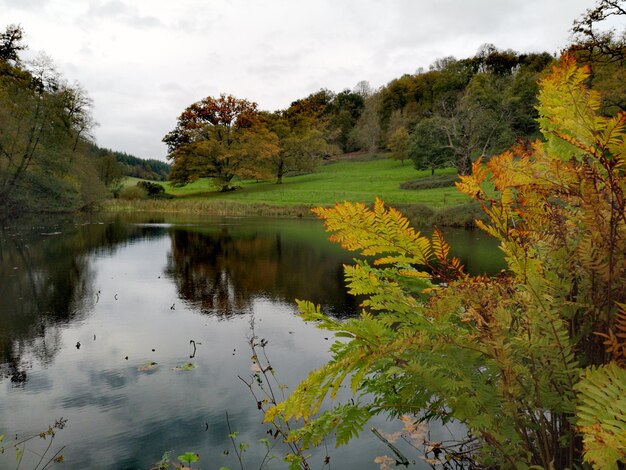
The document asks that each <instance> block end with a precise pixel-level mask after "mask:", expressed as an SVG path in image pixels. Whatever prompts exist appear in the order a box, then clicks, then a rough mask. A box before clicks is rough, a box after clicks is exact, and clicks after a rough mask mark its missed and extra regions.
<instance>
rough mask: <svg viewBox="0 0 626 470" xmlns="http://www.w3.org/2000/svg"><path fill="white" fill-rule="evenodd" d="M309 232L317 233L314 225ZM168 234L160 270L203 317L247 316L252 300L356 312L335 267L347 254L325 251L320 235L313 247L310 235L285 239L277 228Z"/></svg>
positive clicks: (176, 230)
mask: <svg viewBox="0 0 626 470" xmlns="http://www.w3.org/2000/svg"><path fill="white" fill-rule="evenodd" d="M266 228H267V227H266ZM310 229H311V230H316V231H319V226H317V225H311V227H310ZM170 236H171V240H172V251H171V253H170V256H169V258H168V265H167V270H166V272H167V274H168V276H170V277H171V278H172V279H173V280H174V282H175V283H176V286H177V288H178V293H179V296H180V297H181V298H182V299H185V300H186V301H188V302H190V303H191V304H192V305H193V306H194V307H196V308H198V309H200V310H201V311H202V312H204V313H211V314H219V315H225V316H229V315H232V314H236V313H245V312H250V306H251V304H252V302H253V300H254V299H255V298H258V297H263V298H268V299H271V300H273V301H278V302H289V303H292V302H293V300H294V299H296V298H299V299H308V300H311V301H313V302H316V303H320V304H321V305H323V306H324V307H325V310H326V311H328V312H330V313H333V314H335V315H350V314H353V313H355V312H356V309H357V303H356V300H355V299H354V298H353V297H352V296H349V295H348V294H347V292H346V289H345V286H344V283H343V282H342V277H343V270H342V264H341V263H342V262H343V261H345V262H348V259H349V258H348V255H343V256H342V255H340V254H338V253H336V252H334V253H330V254H329V253H327V251H328V246H327V244H328V242H327V241H326V240H325V239H324V238H323V237H320V239H319V240H317V244H315V243H312V240H311V239H310V237H309V239H308V240H305V241H302V240H300V239H298V238H297V237H291V238H290V237H288V236H286V235H285V234H282V233H281V232H280V227H278V228H274V229H273V230H270V231H267V230H263V229H262V228H261V229H258V230H250V229H249V228H245V227H242V226H239V225H233V226H222V227H218V228H216V229H215V230H204V231H200V230H194V229H189V228H187V229H180V228H176V227H174V228H172V229H171V232H170ZM320 245H321V246H320ZM324 248H326V249H324Z"/></svg>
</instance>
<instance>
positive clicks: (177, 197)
mask: <svg viewBox="0 0 626 470" xmlns="http://www.w3.org/2000/svg"><path fill="white" fill-rule="evenodd" d="M437 174H438V175H453V174H455V170H454V169H444V170H439V171H438V172H437ZM421 178H424V179H425V180H427V179H429V178H430V171H416V170H415V169H414V168H413V166H412V165H411V164H410V163H405V164H404V165H402V164H401V163H400V162H398V161H394V160H388V159H377V160H370V161H339V162H334V163H330V164H326V165H323V166H321V167H320V168H318V170H317V171H316V172H315V173H311V174H307V175H299V176H291V177H287V178H285V180H284V182H283V184H281V185H277V184H275V183H273V182H271V181H259V182H257V181H253V180H243V181H236V182H234V184H235V185H236V186H239V188H238V189H237V190H236V191H230V192H226V193H220V192H217V191H216V190H215V188H213V187H211V185H210V181H208V180H199V181H196V182H194V183H192V184H189V185H187V186H184V187H182V188H175V187H172V186H170V185H169V184H168V183H164V184H163V185H164V186H165V188H166V192H167V193H168V194H171V195H173V196H174V198H173V199H146V200H130V201H129V200H119V199H118V200H112V201H108V202H107V203H106V205H105V210H108V211H122V212H124V211H150V212H185V213H190V214H207V215H232V216H246V215H263V216H282V217H310V216H311V209H312V208H313V207H317V206H329V205H332V204H334V203H335V202H340V201H351V202H364V203H366V204H371V203H373V201H374V198H375V197H376V196H378V197H380V198H381V199H383V200H384V201H385V203H386V204H387V205H389V206H393V207H397V208H399V209H401V210H402V211H403V212H404V213H405V214H406V215H407V216H408V217H409V218H410V219H411V220H412V221H413V222H415V223H420V224H433V223H436V224H437V225H455V226H468V225H471V224H472V223H473V219H474V218H475V217H476V216H477V215H479V213H480V211H479V210H477V208H476V207H475V206H474V205H472V204H469V200H468V199H467V197H466V196H464V195H463V194H461V193H460V192H459V191H458V190H457V189H456V188H455V187H453V186H447V187H438V188H428V189H419V190H414V189H401V188H400V185H401V184H403V183H406V182H407V181H414V180H419V179H421ZM133 183H134V184H136V183H135V182H134V181H133Z"/></svg>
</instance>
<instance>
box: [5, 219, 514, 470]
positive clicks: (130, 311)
mask: <svg viewBox="0 0 626 470" xmlns="http://www.w3.org/2000/svg"><path fill="white" fill-rule="evenodd" d="M447 238H448V239H449V240H450V242H451V244H453V246H454V247H455V249H456V250H457V251H456V254H457V255H458V256H460V257H461V258H462V259H463V261H464V263H465V264H466V266H467V268H468V269H469V270H470V271H472V272H496V271H498V270H499V269H501V268H502V267H503V265H502V261H501V257H500V255H499V253H498V251H497V245H496V243H495V242H494V241H493V240H490V239H488V238H486V237H485V236H484V235H483V234H482V233H480V232H477V231H463V230H458V231H454V230H449V231H447ZM352 258H353V255H352V254H349V253H345V252H343V251H342V250H341V249H340V248H339V247H338V246H335V245H333V244H331V243H330V242H328V241H327V240H326V234H325V233H324V230H323V227H322V226H321V224H320V223H319V222H318V221H316V220H284V219H267V218H264V219H261V218H258V219H254V218H206V217H205V218H193V217H189V216H185V217H182V218H181V217H176V216H169V215H153V216H151V215H147V214H143V215H124V216H119V215H117V216H112V215H102V216H92V217H91V218H89V219H84V220H78V221H77V220H75V219H65V220H61V219H55V220H41V219H38V220H31V221H21V222H20V223H19V224H18V223H6V222H5V224H4V227H2V228H0V434H6V437H5V442H4V444H5V445H10V444H11V443H12V442H14V441H13V439H14V438H16V437H17V438H18V439H19V438H20V437H22V436H25V435H29V434H32V433H38V432H40V431H43V430H46V429H47V428H48V426H49V425H51V424H53V423H54V422H55V420H56V419H59V418H61V417H63V418H64V419H67V420H68V421H67V424H66V426H65V428H64V429H62V430H60V431H58V432H57V434H56V437H55V439H54V441H53V443H52V445H51V447H50V450H49V451H48V453H47V454H46V456H47V458H49V457H52V456H53V455H54V454H55V453H56V452H57V451H60V453H61V454H62V455H63V456H64V459H65V463H64V464H59V465H58V467H59V468H71V469H81V468H111V469H147V468H150V467H151V466H152V465H154V463H155V462H156V461H158V460H159V459H160V458H161V456H162V455H163V453H164V452H166V451H170V452H171V455H172V456H173V457H176V456H178V455H180V454H183V453H184V452H187V451H192V452H197V453H198V454H199V455H200V461H199V462H198V463H196V464H194V466H193V467H194V468H203V469H205V470H206V469H214V468H215V469H217V468H220V467H221V466H226V467H229V468H239V463H238V462H237V460H236V458H235V455H234V451H233V449H232V446H231V443H230V440H229V438H228V434H229V431H228V427H227V423H226V413H228V415H229V420H230V425H231V429H232V431H237V432H238V433H239V435H238V440H239V441H240V442H247V443H250V444H251V446H250V448H249V449H248V450H247V452H246V453H245V455H244V464H245V468H258V466H259V463H260V462H261V459H262V457H263V454H264V448H263V446H262V445H261V444H259V443H258V442H259V439H261V438H264V437H267V436H268V435H267V433H266V431H267V429H268V426H267V425H263V424H262V415H261V414H260V412H259V411H258V410H257V407H256V402H255V400H254V399H253V397H252V396H251V394H250V392H249V390H248V389H247V388H246V386H245V385H244V384H243V382H242V381H241V380H240V379H239V378H238V376H241V377H243V378H248V377H250V376H251V374H252V372H251V366H252V361H251V357H250V356H251V351H250V348H249V344H248V338H249V337H250V334H251V329H250V323H251V319H254V322H255V332H256V334H257V335H258V336H259V338H264V339H266V340H268V341H269V344H268V346H267V352H268V354H269V357H270V360H271V362H272V366H273V368H274V370H275V371H276V374H277V376H278V378H279V380H280V382H281V383H284V384H286V385H288V386H289V387H291V388H293V387H294V386H295V385H296V384H297V383H298V382H299V381H300V380H302V379H303V378H304V377H305V376H306V374H307V372H308V371H309V370H311V369H313V368H315V367H318V366H320V365H322V364H323V363H324V362H325V361H326V360H327V359H328V358H329V354H328V352H327V350H328V347H329V345H330V342H331V340H332V338H328V336H329V333H328V332H325V331H322V330H318V329H316V328H315V327H314V326H313V325H310V324H305V323H304V322H302V321H301V320H300V319H299V318H298V317H297V316H296V315H295V314H296V308H295V304H294V299H308V300H311V301H313V302H315V303H319V304H321V305H322V307H323V309H324V310H325V311H326V312H329V313H331V314H333V315H335V316H338V317H341V316H345V315H353V314H355V313H356V312H357V310H358V301H357V300H355V299H354V298H352V297H351V296H349V295H348V294H347V293H346V291H345V288H344V287H343V281H342V278H343V273H342V265H343V264H344V263H350V262H351V259H352ZM190 340H194V341H195V344H196V352H195V355H194V357H193V358H192V359H190V355H193V353H194V349H193V345H192V344H191V343H190ZM153 362H154V363H156V365H154V366H152V367H145V366H146V364H148V363H153ZM187 362H192V363H193V364H194V365H195V368H194V369H193V370H189V371H180V370H175V368H176V367H177V366H180V365H181V364H185V363H187ZM371 425H374V426H376V427H377V428H379V429H381V430H383V431H386V432H393V431H398V430H400V428H401V426H400V424H398V422H397V421H396V422H394V421H390V420H387V419H385V418H382V417H381V418H377V419H376V420H375V421H373V422H372V423H371ZM369 426H370V425H368V427H369ZM456 431H457V432H458V429H457V430H456ZM450 432H452V433H454V432H455V429H449V428H444V427H441V426H433V427H432V428H431V433H432V434H431V437H432V438H433V439H441V438H446V437H449V436H450ZM48 442H49V440H47V441H42V440H40V439H39V438H37V439H35V440H33V441H29V442H28V443H27V444H26V447H25V453H24V456H23V461H22V462H21V466H20V468H26V469H28V468H34V467H35V466H36V465H37V463H38V462H39V460H40V455H41V454H42V453H43V452H44V451H45V450H46V447H47V445H48ZM283 450H284V449H281V448H280V446H277V447H276V448H275V449H274V451H273V454H276V455H277V456H279V455H281V453H282V452H283ZM327 452H328V454H329V455H330V466H328V465H327V466H324V464H323V458H324V456H325V455H326V453H327ZM311 453H312V455H313V456H312V460H311V461H312V467H313V468H328V467H330V468H335V469H344V468H378V466H377V465H376V464H375V463H374V458H375V457H376V456H379V455H385V454H387V455H393V454H391V452H390V451H389V449H388V448H387V447H386V446H385V444H383V443H382V442H381V441H380V440H378V439H377V438H375V437H374V436H373V434H371V433H370V432H369V430H365V431H364V432H363V433H362V437H361V438H359V440H356V441H354V443H351V444H350V445H349V446H348V447H342V448H340V449H335V448H334V443H333V442H328V445H327V448H326V447H322V448H320V449H314V450H312V451H311ZM409 456H410V457H416V455H415V454H410V453H409ZM47 458H46V459H45V460H47ZM45 460H44V461H45ZM16 466H17V463H16V455H15V452H14V451H13V450H11V449H8V450H7V451H6V452H5V454H4V455H0V468H16ZM417 466H418V467H420V465H419V462H418V465H417ZM284 467H285V464H284V463H281V462H280V461H279V460H278V459H276V460H273V461H272V462H270V465H269V466H268V468H284ZM40 468H41V467H40Z"/></svg>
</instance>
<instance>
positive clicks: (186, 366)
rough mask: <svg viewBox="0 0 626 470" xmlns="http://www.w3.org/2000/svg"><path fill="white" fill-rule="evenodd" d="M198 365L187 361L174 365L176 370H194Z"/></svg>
mask: <svg viewBox="0 0 626 470" xmlns="http://www.w3.org/2000/svg"><path fill="white" fill-rule="evenodd" d="M196 367H197V366H196V365H195V364H193V363H192V362H187V363H186V364H181V365H179V366H176V367H174V370H175V371H188V370H193V369H195V368H196Z"/></svg>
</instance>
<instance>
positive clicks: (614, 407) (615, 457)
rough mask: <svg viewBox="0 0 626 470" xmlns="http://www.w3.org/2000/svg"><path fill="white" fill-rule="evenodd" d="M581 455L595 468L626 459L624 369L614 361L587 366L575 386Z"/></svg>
mask: <svg viewBox="0 0 626 470" xmlns="http://www.w3.org/2000/svg"><path fill="white" fill-rule="evenodd" d="M575 388H576V391H577V392H578V406H577V407H576V416H577V418H578V421H577V424H578V426H579V427H580V431H581V432H582V433H583V444H584V458H585V460H586V461H587V462H589V463H591V464H593V466H594V468H599V469H617V468H618V462H621V463H622V464H624V463H626V370H625V369H622V368H621V367H619V366H618V365H617V364H615V363H609V364H607V365H604V366H601V367H598V368H595V367H591V368H589V369H587V371H586V372H585V375H584V376H583V377H582V379H581V380H580V382H579V383H578V384H577V385H576V386H575Z"/></svg>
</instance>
